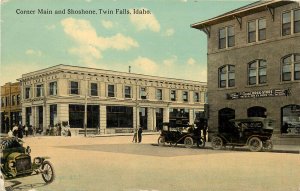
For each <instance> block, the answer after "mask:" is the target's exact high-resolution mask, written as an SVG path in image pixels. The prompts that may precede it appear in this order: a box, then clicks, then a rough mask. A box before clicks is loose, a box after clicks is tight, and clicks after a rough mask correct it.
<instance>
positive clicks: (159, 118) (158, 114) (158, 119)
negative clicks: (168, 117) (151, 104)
mask: <svg viewBox="0 0 300 191" xmlns="http://www.w3.org/2000/svg"><path fill="white" fill-rule="evenodd" d="M163 116H164V114H163V108H156V130H157V131H159V130H161V129H162V128H163Z"/></svg>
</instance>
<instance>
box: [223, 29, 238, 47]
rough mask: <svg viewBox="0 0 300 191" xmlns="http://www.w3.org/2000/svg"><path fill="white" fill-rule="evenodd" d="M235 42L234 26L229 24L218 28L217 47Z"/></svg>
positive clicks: (227, 45)
mask: <svg viewBox="0 0 300 191" xmlns="http://www.w3.org/2000/svg"><path fill="white" fill-rule="evenodd" d="M234 44H235V39H234V27H233V26H229V27H225V28H222V29H220V30H219V49H223V48H228V47H233V46H234Z"/></svg>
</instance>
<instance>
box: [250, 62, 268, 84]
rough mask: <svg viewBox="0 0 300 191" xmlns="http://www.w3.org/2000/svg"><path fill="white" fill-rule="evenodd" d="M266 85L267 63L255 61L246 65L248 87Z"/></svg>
mask: <svg viewBox="0 0 300 191" xmlns="http://www.w3.org/2000/svg"><path fill="white" fill-rule="evenodd" d="M265 83H267V62H266V61H265V60H255V61H253V62H251V63H249V64H248V85H254V84H265Z"/></svg>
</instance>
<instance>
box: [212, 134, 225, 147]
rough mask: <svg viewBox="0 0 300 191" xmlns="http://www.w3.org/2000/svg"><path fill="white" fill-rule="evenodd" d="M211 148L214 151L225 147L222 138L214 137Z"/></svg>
mask: <svg viewBox="0 0 300 191" xmlns="http://www.w3.org/2000/svg"><path fill="white" fill-rule="evenodd" d="M211 146H212V148H213V149H214V150H220V149H221V148H222V147H223V140H222V139H221V138H220V137H213V138H212V140H211Z"/></svg>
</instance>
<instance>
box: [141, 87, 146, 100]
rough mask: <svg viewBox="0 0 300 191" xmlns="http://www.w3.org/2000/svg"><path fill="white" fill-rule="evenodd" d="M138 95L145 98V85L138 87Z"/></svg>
mask: <svg viewBox="0 0 300 191" xmlns="http://www.w3.org/2000/svg"><path fill="white" fill-rule="evenodd" d="M140 97H141V99H147V94H146V88H145V87H141V88H140Z"/></svg>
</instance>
